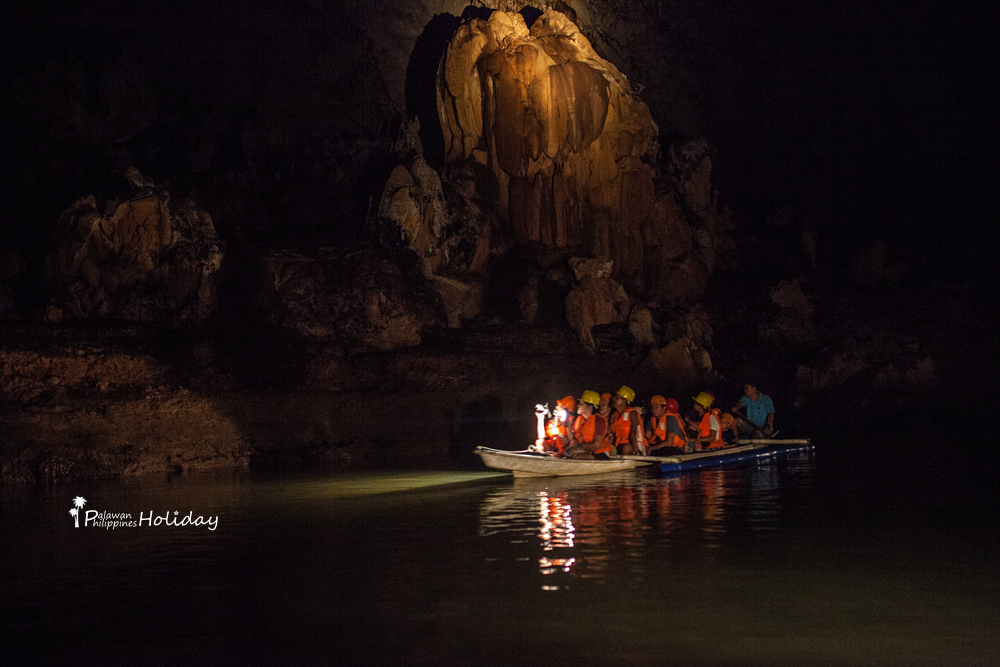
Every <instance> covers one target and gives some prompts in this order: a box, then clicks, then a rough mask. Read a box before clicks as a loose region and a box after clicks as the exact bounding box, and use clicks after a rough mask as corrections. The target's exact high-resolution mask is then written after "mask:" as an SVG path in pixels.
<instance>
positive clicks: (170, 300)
mask: <svg viewBox="0 0 1000 667" xmlns="http://www.w3.org/2000/svg"><path fill="white" fill-rule="evenodd" d="M129 178H130V180H132V183H133V185H134V186H135V187H136V188H137V190H136V193H135V194H134V195H133V196H132V197H131V198H129V199H126V200H125V201H120V202H119V201H116V200H109V201H108V202H107V204H105V206H104V211H103V212H102V211H101V209H100V208H98V205H97V201H96V199H95V197H94V196H93V195H88V196H86V197H83V198H81V199H79V200H78V201H77V202H76V203H74V204H73V205H72V206H71V207H70V208H69V209H67V210H66V211H65V212H64V213H63V215H62V216H61V218H60V220H59V223H58V225H57V226H56V230H55V232H54V234H53V237H52V243H51V247H50V250H49V254H48V256H47V257H46V260H45V278H46V282H47V283H48V285H49V287H50V297H49V302H48V308H47V311H46V319H47V320H48V321H50V322H58V321H61V320H63V319H73V320H78V319H87V318H99V319H105V320H119V321H127V322H144V323H161V324H177V323H187V322H198V321H201V320H203V319H205V318H206V317H207V316H208V315H209V313H211V312H212V310H213V309H214V308H215V304H216V286H215V281H214V274H215V272H216V271H218V269H219V267H220V266H221V264H222V251H221V250H220V247H219V242H218V237H217V236H216V233H215V227H214V225H213V224H212V219H211V217H209V215H208V213H206V212H205V211H203V210H201V209H199V208H198V207H197V206H195V205H194V204H193V203H192V202H190V201H183V202H181V203H180V204H177V205H175V204H172V203H171V202H170V195H169V194H168V193H167V192H164V191H162V190H158V189H157V188H155V187H153V186H152V185H151V184H150V183H148V182H147V181H145V179H143V178H142V176H141V175H140V174H139V173H138V172H137V171H135V170H134V169H131V170H130V172H129Z"/></svg>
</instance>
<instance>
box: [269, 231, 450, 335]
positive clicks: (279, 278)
mask: <svg viewBox="0 0 1000 667" xmlns="http://www.w3.org/2000/svg"><path fill="white" fill-rule="evenodd" d="M261 280H262V285H261V290H260V294H259V298H258V303H259V306H260V308H261V310H262V314H263V315H264V317H265V318H266V319H267V320H268V321H269V322H271V323H272V324H274V325H276V326H280V327H282V328H284V329H286V330H289V331H292V332H294V333H296V334H298V335H299V336H301V337H302V338H304V339H305V340H310V341H317V342H324V343H332V344H336V345H340V346H342V347H343V348H344V349H345V350H348V351H366V350H367V351H372V350H378V351H389V350H398V349H401V348H406V347H412V346H415V345H419V344H420V341H421V330H422V328H423V327H424V326H425V325H427V324H438V323H440V319H439V317H438V313H437V310H436V301H435V299H433V298H432V297H431V296H429V295H427V294H426V292H425V291H423V290H422V289H421V288H420V286H419V285H416V284H414V282H415V281H413V280H412V279H407V278H406V277H404V275H403V273H402V271H401V270H400V267H399V265H398V264H396V263H394V262H392V261H390V260H389V259H387V258H386V257H385V256H384V254H383V253H381V252H380V251H377V250H375V249H371V248H361V249H354V250H343V249H332V248H326V249H320V250H318V251H314V252H311V253H309V254H304V253H296V252H290V251H274V252H271V253H269V254H268V255H267V256H266V257H265V258H264V260H263V261H262V267H261Z"/></svg>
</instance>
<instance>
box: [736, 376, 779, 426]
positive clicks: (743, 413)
mask: <svg viewBox="0 0 1000 667" xmlns="http://www.w3.org/2000/svg"><path fill="white" fill-rule="evenodd" d="M732 412H733V416H734V417H735V418H736V425H737V426H738V427H739V429H740V437H742V438H768V437H770V436H771V435H772V434H773V433H774V402H773V401H772V400H771V397H770V396H768V395H767V394H762V393H760V391H758V390H757V383H756V382H747V383H746V384H745V385H743V398H741V399H740V400H739V401H737V403H736V405H734V406H733V409H732Z"/></svg>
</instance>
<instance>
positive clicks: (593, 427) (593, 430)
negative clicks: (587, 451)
mask: <svg viewBox="0 0 1000 667" xmlns="http://www.w3.org/2000/svg"><path fill="white" fill-rule="evenodd" d="M598 420H600V421H601V422H604V441H603V442H602V443H601V447H600V449H598V450H597V451H595V452H594V453H595V454H610V453H611V450H612V449H613V448H614V442H612V440H611V438H610V437H608V420H607V419H605V418H604V417H602V416H601V415H599V414H597V413H594V414H592V415H590V416H589V417H584V416H583V415H579V416H577V418H576V421H575V422H573V438H574V439H575V440H576V441H577V442H579V443H583V444H588V445H589V444H591V443H592V442H594V440H595V438H596V437H597V424H598V423H599V422H598Z"/></svg>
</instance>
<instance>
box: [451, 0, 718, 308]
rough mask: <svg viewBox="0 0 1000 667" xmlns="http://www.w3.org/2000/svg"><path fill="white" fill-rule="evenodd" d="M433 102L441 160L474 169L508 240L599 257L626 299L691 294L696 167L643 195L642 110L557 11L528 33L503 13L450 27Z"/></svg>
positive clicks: (699, 205) (699, 204)
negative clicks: (491, 186) (509, 232)
mask: <svg viewBox="0 0 1000 667" xmlns="http://www.w3.org/2000/svg"><path fill="white" fill-rule="evenodd" d="M437 104H438V115H439V118H440V121H441V125H442V129H443V133H444V141H445V161H446V162H447V163H449V164H456V163H461V162H467V161H472V162H476V163H479V164H484V165H486V167H487V168H488V169H489V170H490V172H491V173H492V175H493V178H494V179H495V182H496V190H497V200H498V202H497V203H498V206H499V208H500V211H501V213H502V214H504V215H505V216H506V217H507V219H508V220H509V222H510V225H511V227H512V229H513V232H514V234H515V236H516V239H517V240H518V241H519V242H526V241H539V242H541V243H543V244H546V245H552V246H557V247H562V248H572V249H574V251H576V252H580V253H581V254H585V255H590V256H600V257H607V258H609V259H610V260H612V261H613V263H614V271H615V274H614V275H615V278H616V280H618V281H619V282H621V283H622V284H624V285H626V286H628V287H629V289H630V291H631V290H634V291H636V292H640V293H645V294H647V295H649V296H653V297H663V298H666V299H667V300H671V301H691V300H693V299H696V298H698V297H699V296H700V294H701V292H702V291H703V289H704V283H705V281H706V280H707V277H708V275H709V273H710V272H711V266H712V264H711V261H712V260H711V257H706V254H707V255H711V254H712V252H714V244H713V243H712V241H713V240H714V236H715V230H714V219H715V214H714V210H715V209H714V207H715V201H714V191H713V190H712V188H711V184H710V181H709V180H708V179H710V176H711V161H710V158H704V156H703V155H701V154H698V155H696V156H694V157H695V158H704V159H701V161H697V160H695V167H696V168H695V169H691V170H690V171H692V174H684V175H683V178H684V180H683V183H681V185H682V186H683V189H681V190H679V191H676V192H657V186H656V185H655V183H656V179H657V173H656V171H655V169H654V168H653V167H652V166H651V165H652V164H653V163H655V161H656V158H657V155H658V152H659V146H658V139H657V137H658V130H657V126H656V124H655V123H654V122H653V119H652V116H651V115H650V112H649V109H648V107H647V106H646V105H645V104H644V103H643V101H642V100H641V99H639V97H638V95H637V94H636V93H635V91H634V90H633V88H632V86H631V84H630V83H629V82H628V80H627V79H626V78H625V76H624V75H623V74H622V73H621V72H620V71H619V70H618V69H617V68H616V67H615V66H614V65H613V64H611V63H609V62H608V61H606V60H604V59H602V58H601V57H600V56H599V55H598V54H597V53H596V52H595V51H594V49H593V48H592V46H591V44H590V42H589V41H588V40H587V38H586V37H584V36H583V34H581V32H580V30H579V29H578V28H577V26H576V25H575V24H574V23H573V22H572V21H570V20H569V19H567V18H566V16H565V15H564V14H562V13H560V12H557V11H553V10H549V11H547V12H545V13H544V14H543V15H542V16H541V17H539V18H538V19H537V20H536V21H535V22H534V24H533V25H532V27H531V29H530V31H529V30H528V28H527V27H526V25H525V23H524V19H523V18H522V17H521V15H520V14H514V13H508V12H503V11H496V12H493V13H492V14H491V15H490V18H489V20H487V21H483V20H481V19H475V18H474V19H471V20H468V21H466V22H464V23H463V24H462V25H461V26H460V27H459V28H458V30H457V31H456V33H455V35H454V37H453V38H452V40H451V42H450V44H449V46H448V48H447V51H446V54H445V57H444V59H443V61H442V63H441V66H440V68H439V70H438V90H437ZM691 159H694V158H691ZM687 190H690V191H691V192H690V193H689V192H688V191H687ZM689 199H690V201H688V200H689ZM677 200H682V201H683V204H681V203H679V202H678V201H677ZM692 203H693V204H696V205H695V206H692V205H691V204H692ZM692 216H696V217H697V218H698V220H696V221H694V222H692V221H691V220H689V219H688V218H690V217H692ZM692 224H697V225H708V229H707V234H705V236H706V238H707V239H708V241H709V244H708V246H709V247H707V248H706V252H695V251H696V250H697V248H695V247H694V246H695V238H694V236H693V234H692Z"/></svg>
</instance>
